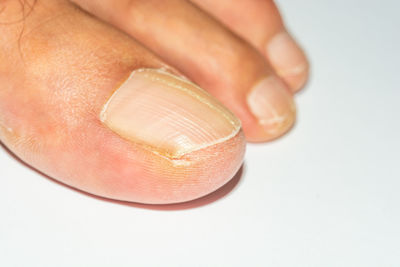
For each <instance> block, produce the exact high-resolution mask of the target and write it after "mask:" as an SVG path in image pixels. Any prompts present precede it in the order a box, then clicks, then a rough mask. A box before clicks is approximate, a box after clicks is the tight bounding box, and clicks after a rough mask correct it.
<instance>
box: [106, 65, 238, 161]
mask: <svg viewBox="0 0 400 267" xmlns="http://www.w3.org/2000/svg"><path fill="white" fill-rule="evenodd" d="M100 119H101V121H102V122H103V123H104V124H105V125H107V126H108V127H109V128H110V129H111V130H112V131H114V132H115V133H117V134H119V135H120V136H122V137H123V138H125V139H128V140H130V141H132V142H135V143H139V144H142V145H144V146H145V147H147V148H148V149H150V150H152V151H153V152H156V153H158V154H161V155H164V156H167V157H170V158H179V157H181V156H182V155H184V154H186V153H189V152H192V151H195V150H199V149H201V148H204V147H208V146H211V145H214V144H217V143H220V142H223V141H225V140H227V139H229V138H231V137H233V136H235V135H236V134H237V133H238V131H239V130H240V127H241V126H240V121H239V120H238V119H237V118H236V117H235V116H234V115H233V114H232V113H231V112H230V111H229V110H227V109H226V108H225V107H224V106H223V105H222V104H221V103H219V102H218V101H217V100H216V99H214V98H213V97H212V96H210V95H209V94H208V93H207V92H205V91H204V90H203V89H201V88H199V87H198V86H196V85H194V84H193V83H191V82H189V81H186V80H183V79H181V78H179V77H177V76H174V75H172V74H169V73H167V72H165V71H162V70H157V69H139V70H136V71H134V72H132V74H131V75H130V76H129V78H128V79H127V80H126V81H125V82H124V83H123V84H122V85H121V86H120V87H119V88H118V89H117V90H116V91H115V92H114V94H113V95H112V96H111V98H110V99H109V100H108V102H107V103H106V105H105V106H104V108H103V110H102V112H101V114H100Z"/></svg>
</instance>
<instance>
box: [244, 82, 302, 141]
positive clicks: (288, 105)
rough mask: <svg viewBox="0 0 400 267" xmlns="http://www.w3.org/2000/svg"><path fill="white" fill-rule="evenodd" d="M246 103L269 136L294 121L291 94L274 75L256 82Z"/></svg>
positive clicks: (278, 133)
mask: <svg viewBox="0 0 400 267" xmlns="http://www.w3.org/2000/svg"><path fill="white" fill-rule="evenodd" d="M247 103H248V105H249V108H250V110H251V111H252V113H253V114H254V116H255V117H256V118H257V119H258V122H259V124H260V125H261V126H263V128H264V130H265V132H266V133H267V134H269V135H270V137H271V138H273V137H277V136H279V135H281V134H282V133H284V132H285V131H286V130H288V129H289V128H290V126H291V125H292V124H293V122H294V119H295V114H296V108H295V104H294V101H293V97H292V94H291V93H290V91H289V89H288V88H287V86H286V85H285V84H284V83H283V82H282V81H280V80H279V79H278V78H277V77H275V76H270V77H267V78H264V79H263V80H261V81H260V82H259V83H257V84H256V85H255V86H254V88H253V89H252V91H251V92H250V93H249V95H248V97H247Z"/></svg>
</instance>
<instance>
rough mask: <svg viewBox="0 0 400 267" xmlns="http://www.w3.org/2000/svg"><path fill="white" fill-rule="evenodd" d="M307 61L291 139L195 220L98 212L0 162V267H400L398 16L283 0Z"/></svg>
mask: <svg viewBox="0 0 400 267" xmlns="http://www.w3.org/2000/svg"><path fill="white" fill-rule="evenodd" d="M280 6H281V8H282V10H283V13H284V15H285V17H286V19H287V23H288V25H289V26H290V28H291V29H292V31H293V32H294V33H295V35H296V36H297V37H299V39H301V41H302V43H303V44H304V46H305V48H306V50H307V51H308V53H309V56H310V58H311V62H312V67H313V75H312V79H311V81H310V83H309V86H308V88H307V90H305V91H304V92H303V93H301V94H300V95H299V96H298V97H297V99H298V106H299V119H298V124H297V126H296V128H295V129H294V131H292V132H291V133H290V134H289V135H288V136H286V137H285V138H283V139H281V140H279V141H277V142H273V143H271V144H267V145H250V146H249V148H248V152H247V155H246V163H245V168H244V172H243V175H242V177H241V180H240V182H239V184H238V185H237V186H236V187H235V188H234V190H233V191H231V192H229V193H228V194H227V195H226V196H224V197H222V198H220V199H219V200H216V201H213V202H211V203H209V204H207V205H203V206H199V207H197V208H189V209H183V210H182V209H181V210H179V209H178V210H167V211H165V210H155V209H146V208H143V207H140V206H130V205H122V204H118V203H113V202H108V201H103V200H100V199H97V198H93V197H91V196H87V195H84V194H82V193H79V192H76V191H73V190H71V189H68V188H66V187H64V186H62V185H59V184H57V183H54V182H51V181H50V180H48V179H46V178H44V177H42V176H40V175H39V174H37V173H35V172H33V171H32V170H30V169H28V168H26V167H25V166H23V165H21V164H20V163H19V162H17V161H16V160H14V159H13V158H11V157H10V156H9V155H8V154H7V153H6V152H5V151H3V150H0V175H1V179H0V212H1V219H0V266H5V267H6V266H41V267H44V266H296V267H301V266H307V267H310V266H324V267H326V266H340V267H343V266H351V267H353V266H363V267H365V266H374V267H376V266H379V267H384V266H400V257H399V254H398V253H399V250H400V241H399V240H400V230H399V226H400V216H399V213H400V194H399V193H400V170H399V168H400V167H399V165H400V164H399V163H400V157H399V150H400V141H399V139H398V138H399V136H400V125H399V124H400V123H399V121H400V119H399V115H400V106H399V100H400V90H399V83H400V80H399V73H398V71H399V62H400V52H399V49H400V34H399V29H398V28H399V26H400V16H399V14H398V11H399V10H400V4H399V2H398V1H395V0H393V1H366V0H357V1H356V0H353V1H348V0H340V1H320V0H306V1H297V0H281V1H280Z"/></svg>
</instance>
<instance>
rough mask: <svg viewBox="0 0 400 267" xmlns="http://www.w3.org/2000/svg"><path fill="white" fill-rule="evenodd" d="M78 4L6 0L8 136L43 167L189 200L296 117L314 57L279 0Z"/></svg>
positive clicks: (3, 114) (127, 193)
mask: <svg viewBox="0 0 400 267" xmlns="http://www.w3.org/2000/svg"><path fill="white" fill-rule="evenodd" d="M74 2H75V3H71V2H70V1H66V0H46V1H44V0H38V1H35V2H32V1H31V2H29V1H25V2H21V1H17V0H7V1H2V2H1V4H0V10H1V13H0V21H1V23H0V33H1V38H0V140H1V141H2V143H4V144H5V145H6V146H7V147H8V148H9V149H10V150H11V151H12V152H13V153H15V154H16V155H17V156H18V157H19V158H21V159H22V160H23V161H25V162H27V163H28V164H30V165H32V166H33V167H35V168H37V169H38V170H40V171H42V172H43V173H45V174H47V175H49V176H51V177H54V178H55V179H57V180H59V181H61V182H63V183H65V184H68V185H70V186H73V187H76V188H79V189H81V190H84V191H87V192H90V193H92V194H96V195H99V196H103V197H107V198H113V199H118V200H125V201H134V202H141V203H152V204H155V203H157V204H160V203H161V204H165V203H176V202H182V201H188V200H191V199H195V198H198V197H201V196H203V195H205V194H208V193H210V192H212V191H214V190H216V189H217V188H219V187H221V186H222V185H223V184H225V183H226V182H227V181H229V180H230V179H231V178H232V177H233V175H234V174H235V173H236V171H237V170H238V169H239V167H240V165H241V163H242V160H243V156H244V151H245V143H246V141H253V142H265V141H269V140H272V139H275V138H277V137H279V136H281V135H282V134H284V133H285V132H286V131H288V130H289V129H290V127H291V125H292V124H293V122H294V120H295V107H294V100H293V93H294V92H296V91H298V90H299V89H300V88H301V87H302V86H303V85H304V83H305V81H306V79H307V76H308V63H307V61H306V58H305V56H304V54H303V52H302V51H301V50H300V48H299V47H298V46H297V44H296V43H294V41H293V39H292V38H291V37H290V36H289V35H288V33H287V31H286V30H285V28H284V25H283V23H282V20H281V18H280V16H279V13H278V10H277V9H276V7H275V5H274V3H273V2H272V1H268V0H265V1H256V0H252V1H245V0H241V1H235V2H234V4H233V3H232V1H228V0H219V1H211V0H195V1H193V3H192V2H189V1H182V0H179V1H178V0H171V1H161V0H147V1H144V0H135V1H125V0H121V1H110V0H102V1H84V0H76V1H74ZM200 7H201V8H200ZM189 80H190V81H189ZM198 86H200V87H201V88H202V89H201V88H200V87H198ZM203 89H205V90H206V91H208V92H209V93H210V94H208V93H206V91H204V90H203Z"/></svg>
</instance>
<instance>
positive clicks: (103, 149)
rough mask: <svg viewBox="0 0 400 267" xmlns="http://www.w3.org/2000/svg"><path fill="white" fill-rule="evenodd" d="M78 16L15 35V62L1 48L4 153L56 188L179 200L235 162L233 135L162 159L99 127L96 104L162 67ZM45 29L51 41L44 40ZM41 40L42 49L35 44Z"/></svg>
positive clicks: (219, 180)
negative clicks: (141, 72) (65, 26)
mask: <svg viewBox="0 0 400 267" xmlns="http://www.w3.org/2000/svg"><path fill="white" fill-rule="evenodd" d="M78 14H81V13H78ZM75 16H76V15H75ZM78 18H79V20H77V21H76V22H75V23H76V27H74V25H72V27H71V29H70V30H69V31H68V32H63V33H60V32H58V31H56V29H54V27H46V26H43V27H42V28H41V31H40V32H35V34H31V35H28V36H26V37H25V38H24V39H22V40H21V49H22V51H23V52H24V53H23V55H22V56H23V61H21V58H20V56H21V55H20V54H19V53H18V52H17V51H16V49H15V48H11V49H9V53H4V54H3V58H6V59H7V61H8V62H11V61H14V62H17V63H16V64H13V65H7V66H1V70H2V75H1V78H0V79H1V82H2V88H3V89H2V90H1V91H0V114H1V115H0V122H1V123H0V125H2V126H1V127H0V137H1V140H2V141H3V142H4V143H5V144H6V145H7V146H8V147H9V148H10V150H12V151H13V152H14V153H15V154H16V155H17V156H18V157H20V158H21V159H22V160H23V161H25V162H27V163H28V164H30V165H32V166H34V167H35V168H37V169H38V170H40V171H42V172H43V173H45V174H47V175H49V176H51V177H55V178H56V179H57V180H59V181H62V182H63V183H65V184H68V185H70V186H72V187H76V188H79V189H81V190H84V191H87V192H90V193H92V194H96V195H100V196H103V197H107V198H113V199H118V200H126V201H133V202H143V203H174V202H182V201H186V200H191V199H194V198H198V197H201V196H203V195H205V194H208V193H210V192H212V191H214V190H216V189H217V188H219V187H220V186H222V185H223V184H225V183H226V182H227V181H229V180H230V179H231V178H232V177H233V175H234V174H235V173H236V171H237V170H238V168H239V167H240V165H241V162H242V159H243V154H244V150H245V139H244V135H243V133H242V131H240V132H239V133H238V134H237V135H236V136H235V137H233V138H231V139H229V140H227V141H225V142H222V143H219V144H216V145H214V146H210V147H207V148H205V149H202V150H198V151H195V152H192V153H189V154H186V155H184V156H183V157H182V158H179V159H174V160H171V159H169V158H167V157H164V156H161V155H158V154H155V153H153V152H152V151H149V150H148V149H146V148H145V147H143V146H142V145H140V144H135V143H133V142H130V141H127V140H125V139H123V138H121V137H120V136H119V135H117V134H115V133H114V132H112V131H111V130H110V129H109V128H107V127H106V126H105V125H104V124H102V122H101V121H100V118H99V115H100V112H101V109H102V107H103V105H104V104H105V103H106V102H107V100H108V98H109V97H110V95H111V94H112V93H113V92H114V90H115V89H116V87H118V85H119V84H120V83H121V81H123V80H124V79H125V78H126V76H127V75H128V74H129V73H130V72H131V71H132V70H134V69H138V68H144V67H146V68H161V67H165V64H163V63H161V62H160V61H159V60H157V59H156V58H155V57H154V56H153V55H152V54H151V53H149V52H148V51H146V50H145V49H144V48H142V47H140V46H138V45H137V44H135V43H134V42H132V41H131V40H130V39H129V38H128V37H127V36H125V35H123V34H121V33H119V32H118V31H115V30H110V28H108V27H107V26H106V25H104V24H102V23H100V22H98V21H95V20H92V19H90V18H89V17H86V16H78ZM63 19H66V20H69V19H70V18H69V17H68V16H66V17H65V18H63ZM73 19H74V20H76V18H74V17H73ZM55 22H56V21H55ZM81 25H85V26H86V27H88V28H90V30H91V31H84V30H82V26H81ZM104 32H107V34H104ZM49 34H50V35H53V38H52V39H50V40H46V38H45V36H46V35H49ZM91 34H97V36H99V37H98V38H97V39H96V40H93V38H91ZM70 38H73V39H74V40H75V41H74V42H70V41H69V40H70ZM77 39H78V41H76V40H77ZM79 40H81V42H79ZM128 40H129V41H128ZM44 41H46V49H40V48H41V47H42V42H44ZM61 44H62V45H61ZM98 44H101V46H99V45H98ZM93 47H95V48H96V49H92V48H93ZM114 47H118V48H119V49H118V50H116V49H114ZM65 51H72V52H70V53H66V52H65ZM3 62H4V61H3ZM1 65H2V64H1ZM4 77H7V79H5V78H4Z"/></svg>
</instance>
